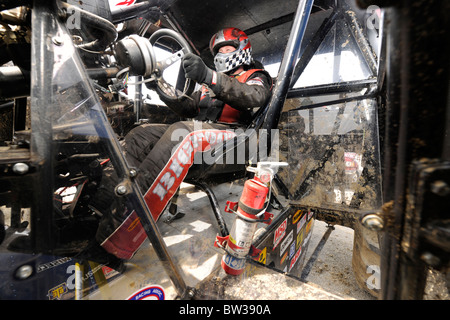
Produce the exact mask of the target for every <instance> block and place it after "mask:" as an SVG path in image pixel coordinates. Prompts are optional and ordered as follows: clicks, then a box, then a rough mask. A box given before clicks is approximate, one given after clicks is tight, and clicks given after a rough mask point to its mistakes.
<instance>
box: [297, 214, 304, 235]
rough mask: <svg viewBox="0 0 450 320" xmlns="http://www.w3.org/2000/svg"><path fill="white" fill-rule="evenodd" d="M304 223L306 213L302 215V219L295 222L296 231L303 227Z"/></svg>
mask: <svg viewBox="0 0 450 320" xmlns="http://www.w3.org/2000/svg"><path fill="white" fill-rule="evenodd" d="M305 223H306V214H304V215H303V217H302V219H301V220H300V222H299V223H298V224H297V233H299V232H300V230H301V229H302V228H303V226H304V225H305Z"/></svg>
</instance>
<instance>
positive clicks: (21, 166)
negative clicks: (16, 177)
mask: <svg viewBox="0 0 450 320" xmlns="http://www.w3.org/2000/svg"><path fill="white" fill-rule="evenodd" d="M12 169H13V171H14V173H17V174H25V173H27V172H28V169H29V168H28V165H27V164H26V163H22V162H18V163H16V164H15V165H14V166H13V168H12Z"/></svg>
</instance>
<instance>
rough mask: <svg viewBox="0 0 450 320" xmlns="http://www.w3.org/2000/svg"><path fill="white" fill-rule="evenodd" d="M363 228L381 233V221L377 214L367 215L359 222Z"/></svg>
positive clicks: (382, 225) (382, 224)
mask: <svg viewBox="0 0 450 320" xmlns="http://www.w3.org/2000/svg"><path fill="white" fill-rule="evenodd" d="M361 223H362V225H363V226H364V227H366V228H367V229H369V230H372V231H381V230H383V228H384V223H383V219H381V217H380V216H379V215H377V214H368V215H366V216H364V217H363V218H362V220H361Z"/></svg>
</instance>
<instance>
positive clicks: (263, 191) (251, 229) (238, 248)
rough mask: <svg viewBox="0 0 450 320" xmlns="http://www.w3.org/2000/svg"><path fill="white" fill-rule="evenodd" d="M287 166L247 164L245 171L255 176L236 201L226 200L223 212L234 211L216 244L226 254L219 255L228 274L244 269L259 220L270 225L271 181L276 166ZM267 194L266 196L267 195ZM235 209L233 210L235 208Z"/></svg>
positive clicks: (276, 168) (263, 163) (237, 272)
mask: <svg viewBox="0 0 450 320" xmlns="http://www.w3.org/2000/svg"><path fill="white" fill-rule="evenodd" d="M283 165H287V163H284V162H259V163H258V164H257V167H256V168H255V167H249V168H247V170H248V171H252V172H254V173H255V176H254V177H253V178H252V179H250V180H247V181H246V182H245V183H244V189H243V190H242V194H241V197H240V199H239V202H237V203H234V202H228V203H227V207H226V208H225V211H227V212H233V213H235V214H236V219H235V220H234V223H233V226H232V228H231V231H230V234H229V235H228V236H227V237H223V238H221V237H217V238H218V239H217V240H216V246H218V247H222V248H223V249H224V250H225V251H226V254H225V255H224V256H223V257H222V262H221V265H222V268H223V270H224V271H225V272H226V273H228V274H231V275H239V274H241V273H242V272H243V271H244V268H245V260H246V257H247V255H248V254H249V252H250V250H251V249H252V240H253V236H254V234H255V231H256V227H257V225H258V222H264V223H267V224H269V223H270V222H271V216H272V215H271V214H270V213H268V212H266V209H267V205H266V203H268V201H266V200H268V199H269V198H270V195H269V191H270V182H271V181H272V178H273V176H274V174H275V173H276V171H277V170H278V167H280V166H283ZM268 195H269V197H268ZM236 208H237V210H234V209H236Z"/></svg>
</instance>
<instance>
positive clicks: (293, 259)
mask: <svg viewBox="0 0 450 320" xmlns="http://www.w3.org/2000/svg"><path fill="white" fill-rule="evenodd" d="M301 253H302V247H301V246H300V248H299V249H298V250H297V252H296V253H295V255H294V257H293V258H292V260H291V264H290V265H289V271H291V270H292V268H293V267H294V265H295V263H296V262H297V260H298V258H299V257H300V254H301Z"/></svg>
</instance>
